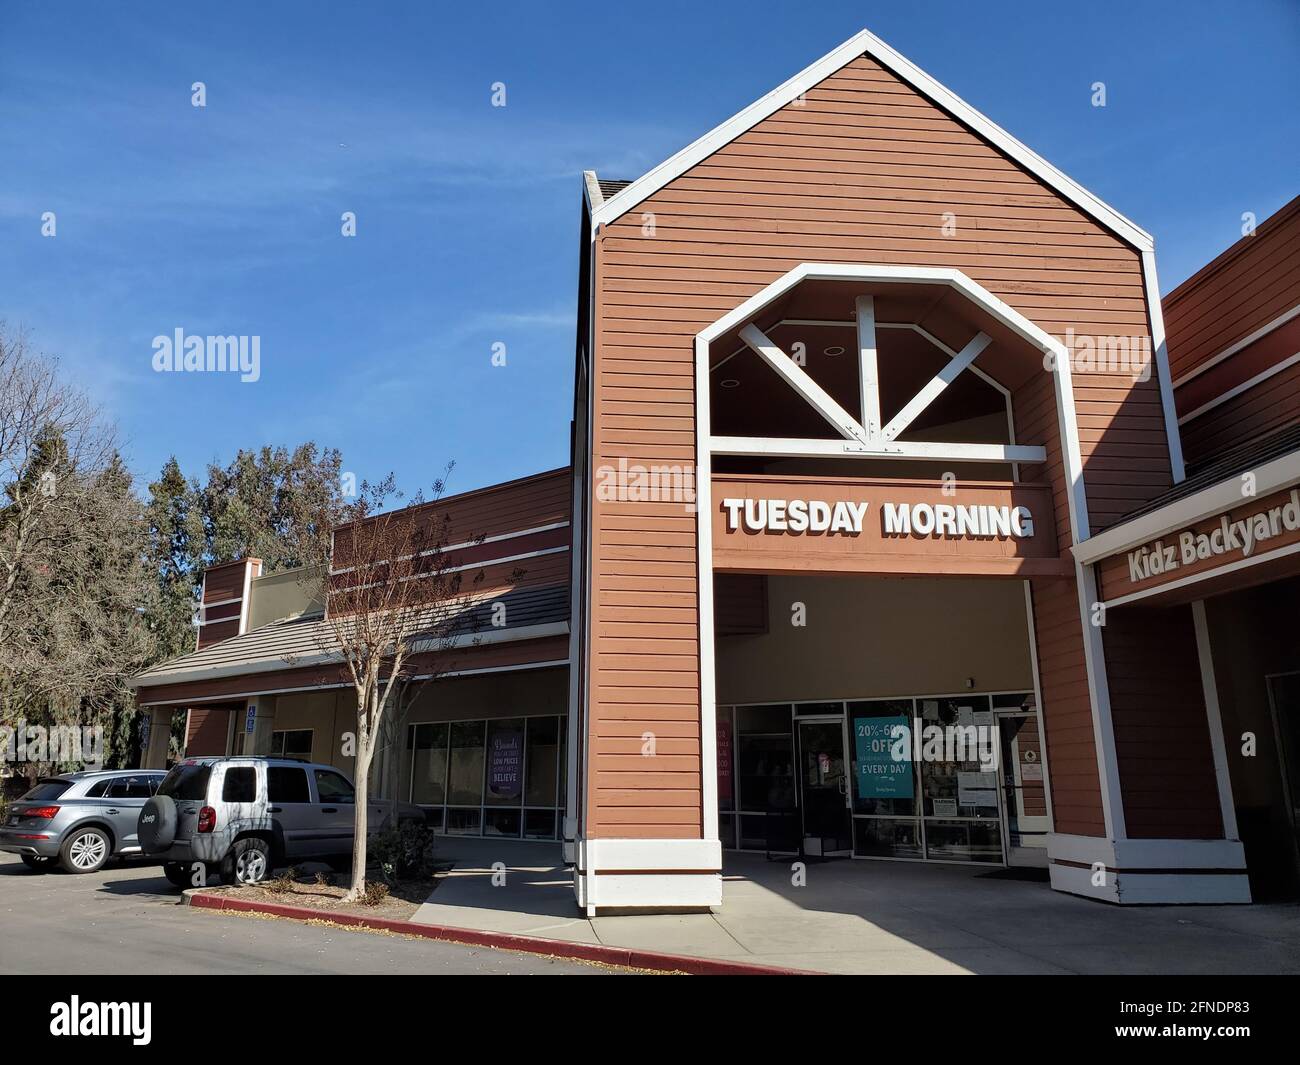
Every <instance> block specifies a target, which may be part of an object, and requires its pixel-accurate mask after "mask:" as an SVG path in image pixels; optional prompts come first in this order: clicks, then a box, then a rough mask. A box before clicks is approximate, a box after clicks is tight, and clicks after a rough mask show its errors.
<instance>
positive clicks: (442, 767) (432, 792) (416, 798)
mask: <svg viewBox="0 0 1300 1065" xmlns="http://www.w3.org/2000/svg"><path fill="white" fill-rule="evenodd" d="M410 736H411V744H410V745H411V792H410V795H411V802H413V803H418V804H420V805H422V806H441V805H442V804H443V803H444V802H445V801H446V798H447V725H446V723H445V722H439V723H437V724H423V725H413V726H412V727H411V733H410Z"/></svg>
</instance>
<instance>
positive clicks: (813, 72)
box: [592, 30, 1155, 251]
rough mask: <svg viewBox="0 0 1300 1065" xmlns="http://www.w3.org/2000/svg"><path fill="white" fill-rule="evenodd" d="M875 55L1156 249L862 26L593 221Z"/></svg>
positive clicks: (1132, 238) (1110, 225)
mask: <svg viewBox="0 0 1300 1065" xmlns="http://www.w3.org/2000/svg"><path fill="white" fill-rule="evenodd" d="M861 55H869V56H871V58H872V59H874V60H875V61H876V62H877V63H879V64H880V65H881V66H883V67H885V68H886V69H888V70H890V71H892V72H893V73H894V74H896V75H897V76H898V77H899V78H901V79H902V80H903V81H905V82H907V83H908V84H909V85H911V86H912V88H914V89H916V90H917V91H918V92H919V93H921V94H922V95H924V96H927V97H929V98H930V99H931V100H932V101H934V103H936V104H937V105H938V106H939V107H941V108H943V109H944V110H945V111H948V112H949V113H950V114H952V115H953V116H954V117H955V118H956V119H957V120H958V121H959V122H961V123H963V124H964V125H966V126H968V127H969V128H970V129H971V130H973V131H974V132H975V133H977V134H979V135H980V136H981V137H983V138H984V139H985V140H987V141H989V142H990V143H991V144H992V145H993V146H994V147H996V148H998V149H999V150H1000V151H1002V152H1003V153H1005V154H1006V155H1007V156H1009V157H1010V158H1011V159H1013V160H1015V161H1016V162H1017V163H1019V164H1020V165H1021V166H1023V167H1024V168H1025V169H1026V170H1028V171H1029V172H1030V173H1031V174H1033V175H1034V176H1035V177H1037V178H1038V179H1039V180H1040V181H1042V182H1043V183H1044V184H1046V185H1048V186H1049V187H1051V188H1053V189H1055V190H1056V191H1057V192H1059V193H1060V194H1061V195H1062V196H1064V197H1065V198H1066V199H1067V200H1069V201H1070V202H1071V203H1073V204H1074V205H1075V206H1076V207H1078V208H1079V209H1080V210H1082V211H1083V212H1084V213H1086V214H1088V215H1091V216H1092V217H1093V218H1095V219H1096V220H1097V221H1098V222H1100V223H1101V224H1102V225H1104V226H1105V227H1106V228H1107V229H1109V230H1111V231H1112V232H1113V233H1115V234H1116V235H1118V236H1120V237H1122V238H1123V239H1124V240H1126V241H1128V243H1129V244H1131V245H1133V246H1134V247H1135V248H1137V249H1138V251H1151V250H1152V249H1153V248H1154V247H1155V242H1154V240H1153V239H1152V237H1151V234H1149V233H1148V232H1146V230H1144V229H1142V228H1140V227H1139V226H1137V225H1135V224H1134V223H1133V222H1131V221H1130V220H1129V219H1127V218H1125V217H1124V216H1123V215H1122V214H1120V213H1119V212H1118V211H1116V210H1115V209H1114V208H1113V207H1110V206H1108V205H1107V204H1105V203H1103V202H1102V201H1101V200H1100V199H1098V198H1097V197H1096V196H1094V195H1093V194H1092V193H1091V192H1089V191H1088V190H1087V189H1085V188H1084V187H1083V186H1082V185H1080V184H1079V183H1078V182H1076V181H1074V180H1073V179H1071V178H1069V177H1067V176H1066V175H1065V174H1063V173H1062V172H1061V171H1060V170H1057V169H1056V167H1054V166H1053V165H1052V164H1051V163H1049V162H1048V161H1047V160H1046V159H1044V158H1043V157H1042V156H1040V155H1039V154H1038V153H1037V152H1034V151H1032V150H1031V149H1030V148H1028V147H1026V146H1025V145H1024V144H1021V143H1020V141H1018V140H1016V138H1015V137H1013V136H1012V135H1011V134H1010V133H1008V132H1007V131H1006V130H1004V129H1003V128H1002V127H1001V126H999V125H998V124H997V123H996V122H993V121H992V120H991V119H989V118H988V117H986V116H985V115H983V114H981V113H980V112H979V111H977V110H975V108H973V107H971V105H970V104H968V103H966V101H965V100H963V99H962V98H961V97H959V96H957V95H956V94H955V93H953V92H951V91H950V90H949V89H946V88H944V87H943V86H942V85H940V84H939V83H938V82H937V81H935V80H934V79H933V78H932V77H930V75H928V74H926V73H925V71H923V70H921V69H920V68H919V67H917V66H915V65H914V64H913V63H912V62H911V61H910V60H908V59H906V58H904V57H903V56H901V55H899V54H898V53H897V52H896V51H894V50H893V49H892V48H890V47H889V45H887V44H886V43H885V42H884V41H882V40H881V39H880V38H879V37H877V36H876V35H875V34H874V33H872V32H871V31H870V30H862V31H861V32H860V33H858V34H856V35H855V36H853V37H851V38H849V39H848V40H847V41H845V42H844V43H843V44H842V45H840V46H839V47H838V48H836V49H835V50H834V51H832V52H828V53H827V54H826V55H824V56H822V58H821V59H819V60H817V62H815V63H813V64H812V66H810V67H806V68H805V69H804V70H802V71H800V72H799V73H798V74H796V75H795V76H794V77H793V78H791V79H790V80H789V81H787V82H785V83H784V84H782V85H779V86H777V87H776V88H775V89H773V90H772V91H771V92H769V93H768V94H767V95H766V96H764V97H762V98H760V99H758V100H755V101H754V102H753V103H752V104H750V105H749V106H748V107H746V108H745V109H744V110H743V111H741V112H740V113H739V114H737V115H734V116H733V117H732V118H729V119H728V120H727V121H726V122H724V123H722V125H720V126H718V127H717V128H716V129H714V130H712V131H710V132H709V133H706V134H705V135H704V136H703V137H701V138H700V139H699V140H697V141H695V142H694V143H692V144H689V145H687V146H686V147H685V148H683V149H682V150H681V151H680V152H678V153H677V154H676V155H674V156H672V157H671V158H669V159H666V160H664V161H663V162H662V163H660V164H659V165H658V166H656V167H655V168H654V169H653V170H651V171H649V172H648V173H646V174H644V175H642V176H641V177H639V178H637V180H636V181H634V182H632V184H630V185H629V186H628V187H627V188H625V189H622V190H621V191H619V192H617V193H615V194H614V195H613V196H611V197H610V198H609V199H607V200H605V201H604V202H603V203H600V204H598V205H597V206H596V208H595V210H594V212H593V214H592V223H593V225H607V224H608V223H610V222H612V221H614V220H615V219H616V218H618V217H620V216H621V215H624V214H626V213H627V212H628V211H630V210H632V208H634V207H635V206H636V205H637V204H639V203H640V202H641V201H642V200H645V199H647V198H649V197H650V196H652V195H653V194H654V193H656V192H658V191H659V190H660V189H661V188H663V187H664V186H665V185H667V184H668V183H669V182H670V181H672V180H674V179H675V178H678V177H680V176H681V175H682V174H684V173H685V172H686V171H687V170H689V169H690V168H691V167H693V166H695V165H696V164H697V163H699V162H701V161H702V160H704V159H706V158H708V157H709V156H710V155H712V154H713V153H714V152H716V151H717V150H718V149H719V148H721V147H723V146H724V145H726V144H729V143H730V142H731V141H733V140H735V139H736V138H737V137H738V136H740V135H741V134H742V133H744V132H745V131H746V130H748V129H751V128H752V127H753V126H755V125H757V124H758V123H759V122H761V121H762V120H763V119H765V118H767V117H768V116H769V115H771V114H773V113H774V112H775V111H777V110H779V109H780V108H782V107H784V106H785V105H786V104H788V103H790V102H791V101H792V100H795V99H796V98H798V97H799V96H801V95H803V93H805V92H807V91H808V90H809V89H811V88H812V87H813V86H814V85H816V84H817V83H818V82H821V81H824V80H825V79H826V78H828V77H829V76H830V75H831V74H833V73H835V71H837V70H839V69H840V68H841V67H843V66H846V65H847V64H849V63H851V62H852V61H853V60H854V59H857V58H858V56H861Z"/></svg>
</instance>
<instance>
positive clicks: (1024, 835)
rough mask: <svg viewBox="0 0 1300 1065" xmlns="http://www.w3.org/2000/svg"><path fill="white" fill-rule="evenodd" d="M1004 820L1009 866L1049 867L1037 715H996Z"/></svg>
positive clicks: (1017, 713) (1045, 804) (1040, 743)
mask: <svg viewBox="0 0 1300 1065" xmlns="http://www.w3.org/2000/svg"><path fill="white" fill-rule="evenodd" d="M997 722H998V734H999V744H1000V746H1001V750H1000V751H999V755H1000V757H999V770H1000V772H1001V774H1002V818H1003V826H1004V828H1003V832H1004V839H1005V845H1006V856H1007V864H1008V865H1021V866H1024V865H1029V866H1042V867H1044V868H1046V866H1047V829H1048V825H1047V791H1046V788H1045V787H1044V784H1043V745H1042V741H1041V738H1040V737H1039V734H1038V715H1037V714H1034V713H1032V712H1028V713H1027V712H1025V711H1022V710H1015V711H1010V712H1006V711H1001V712H998V713H997Z"/></svg>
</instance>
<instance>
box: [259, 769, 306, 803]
mask: <svg viewBox="0 0 1300 1065" xmlns="http://www.w3.org/2000/svg"><path fill="white" fill-rule="evenodd" d="M266 777H267V780H266V785H267V788H268V790H269V792H270V800H271V802H272V803H277V802H311V792H309V791H308V790H307V771H306V770H305V769H293V768H291V767H290V766H283V765H273V766H271V767H270V768H269V769H268V770H267V773H266Z"/></svg>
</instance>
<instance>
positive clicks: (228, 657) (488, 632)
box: [131, 584, 569, 687]
mask: <svg viewBox="0 0 1300 1065" xmlns="http://www.w3.org/2000/svg"><path fill="white" fill-rule="evenodd" d="M497 604H504V605H505V619H506V624H505V625H502V626H494V625H493V624H492V621H493V617H494V613H495V608H496V606H497ZM427 618H428V621H427V623H428V624H429V625H430V626H431V627H432V626H434V625H437V626H438V633H439V636H441V635H442V634H443V633H446V632H447V631H448V629H447V628H446V627H445V626H446V611H445V610H442V609H438V608H430V610H429V611H428V612H427ZM568 619H569V591H568V588H567V587H566V586H565V585H562V584H557V585H550V586H547V587H543V588H516V589H512V590H510V591H508V592H505V593H498V594H494V595H490V596H484V597H483V598H481V599H479V600H477V601H475V602H474V603H473V604H472V605H471V606H470V607H469V608H468V609H466V610H464V611H463V612H462V615H461V616H460V617H458V618H457V619H456V621H455V623H454V628H455V630H456V631H458V632H460V633H461V634H462V635H463V637H464V638H465V639H466V640H467V641H468V642H473V641H474V640H475V639H479V638H482V639H483V640H485V641H488V640H490V641H492V642H496V641H500V640H510V639H527V638H528V637H529V635H537V633H535V632H533V633H530V632H529V630H532V629H534V628H535V627H536V626H542V625H546V626H554V625H557V624H562V623H564V622H567V621H568ZM423 623H425V622H424V621H423V620H422V621H421V624H423ZM334 646H336V643H335V638H334V635H333V633H332V631H331V627H330V625H329V624H327V623H326V621H325V619H324V616H323V615H321V614H319V613H316V614H304V615H302V616H300V617H296V618H288V619H286V620H283V621H273V622H271V623H270V624H269V625H263V626H262V627H261V628H258V629H254V630H253V631H252V632H246V633H244V634H242V635H240V636H232V637H231V638H230V639H228V640H222V641H221V642H220V643H214V644H211V645H210V646H208V647H204V648H202V649H200V650H198V651H194V652H192V653H190V654H187V655H182V656H181V657H179V658H173V659H172V660H171V661H168V662H161V663H159V664H158V665H156V666H152V667H151V668H149V669H147V670H145V671H144V672H143V673H140V674H138V675H137V676H135V677H133V678H132V680H131V683H132V685H133V686H135V687H147V686H149V685H154V684H171V683H177V682H180V681H187V680H197V679H204V678H207V677H216V676H239V675H240V674H243V673H264V672H272V671H274V670H279V669H293V668H295V667H297V666H310V665H318V664H320V663H322V662H332V661H339V660H340V658H339V654H338V652H337V651H336V650H332V648H333V647H334Z"/></svg>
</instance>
